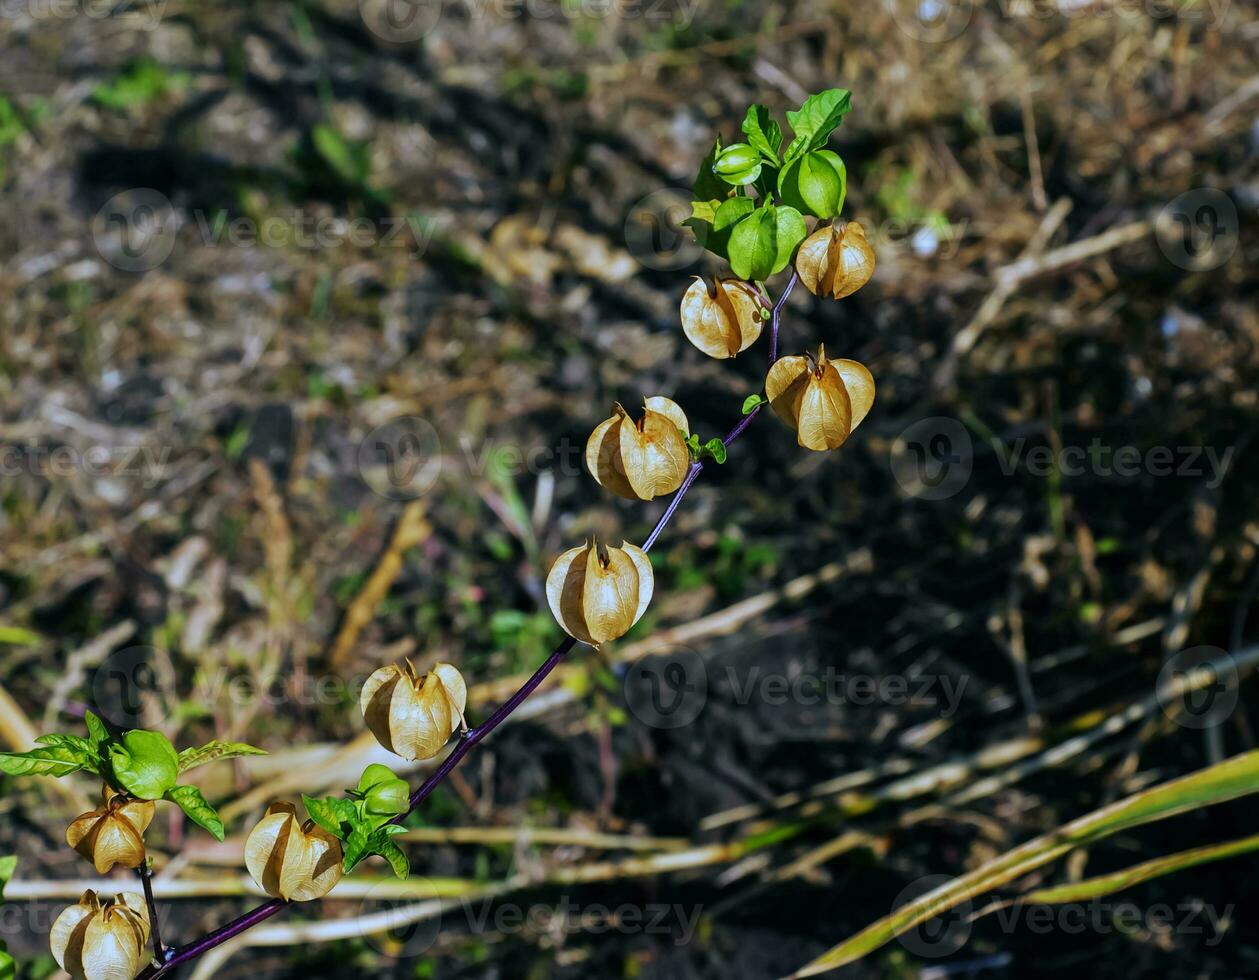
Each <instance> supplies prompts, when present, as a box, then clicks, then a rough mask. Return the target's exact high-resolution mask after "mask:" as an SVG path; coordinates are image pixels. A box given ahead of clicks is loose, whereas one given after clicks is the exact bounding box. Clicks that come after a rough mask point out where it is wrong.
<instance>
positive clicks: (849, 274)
mask: <svg viewBox="0 0 1259 980" xmlns="http://www.w3.org/2000/svg"><path fill="white" fill-rule="evenodd" d="M796 271H797V272H798V273H800V281H801V282H802V283H804V285H805V288H806V289H808V291H809V292H811V293H812V294H813V295H814V296H831V297H833V298H835V299H843V298H844V297H845V296H851V295H852V294H853V293H855V292H856V291H857V290H858V289H860V288H861V287H862V286H864V285H865V284H866V283H868V282H869V281H870V277H871V276H873V275H874V249H872V248H871V247H870V243H869V242H868V241H866V230H865V229H864V228H862V227H861V225H860V224H858V223H857V222H856V221H849V222H848V223H847V224H845V225H843V226H842V227H840V226H839V225H835V224H831V225H827V226H825V227H823V228H819V229H817V231H815V232H814V233H813V234H812V235H810V236H809V237H808V238H806V239H805V240H804V244H803V245H801V246H800V251H799V252H797V253H796Z"/></svg>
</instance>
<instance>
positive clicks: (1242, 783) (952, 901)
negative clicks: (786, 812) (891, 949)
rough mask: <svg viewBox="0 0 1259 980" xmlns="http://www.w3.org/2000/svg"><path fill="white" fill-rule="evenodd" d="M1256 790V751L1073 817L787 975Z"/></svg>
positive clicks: (844, 957) (829, 962) (804, 972)
mask: <svg viewBox="0 0 1259 980" xmlns="http://www.w3.org/2000/svg"><path fill="white" fill-rule="evenodd" d="M1255 792H1259V751H1254V752H1247V753H1245V754H1244V755H1239V756H1235V757H1234V758H1232V759H1228V760H1227V761H1225V762H1221V763H1219V764H1218V765H1214V766H1210V767H1209V768H1206V769H1201V770H1199V771H1198V772H1195V773H1192V774H1190V775H1188V776H1182V777H1181V778H1180V779H1174V780H1172V781H1171V782H1169V783H1164V784H1163V785H1162V786H1158V787H1155V788H1154V789H1149V790H1145V791H1143V792H1141V793H1137V794H1135V795H1133V796H1130V797H1128V798H1127V799H1124V800H1120V801H1119V802H1118V803H1113V804H1111V805H1110V806H1107V807H1103V808H1102V809H1100V810H1095V811H1094V812H1092V813H1089V814H1086V815H1085V816H1083V817H1080V818H1079V819H1077V820H1073V821H1072V822H1071V823H1068V824H1066V825H1064V826H1062V827H1060V828H1059V829H1058V830H1056V831H1054V832H1053V833H1051V834H1044V835H1042V836H1040V837H1037V838H1035V839H1034V840H1031V841H1028V842H1027V843H1026V844H1023V845H1021V846H1020V847H1016V848H1015V849H1014V850H1012V851H1008V852H1007V853H1006V854H1003V855H1002V856H1001V857H999V858H997V859H995V860H993V861H990V862H988V863H987V864H985V865H983V866H982V867H980V868H976V869H975V870H974V871H972V872H970V873H968V874H965V875H962V876H961V877H960V878H955V879H954V880H953V881H950V882H948V883H947V884H945V885H942V886H941V887H939V888H936V889H933V890H932V891H930V892H928V893H927V894H925V895H922V896H921V897H919V898H916V899H914V900H913V901H911V902H908V903H906V904H905V905H904V906H902V907H901V908H899V909H897V910H896V911H894V912H893V913H892V914H891V915H887V916H884V917H883V918H882V919H880V920H879V921H878V922H875V923H874V924H873V925H870V926H867V927H866V928H865V929H863V930H862V931H861V932H859V933H857V935H855V936H853V937H851V938H850V939H846V940H844V942H842V943H840V944H839V945H838V946H835V947H833V948H832V949H830V950H828V951H827V952H826V953H824V954H822V955H821V956H819V957H818V958H817V959H815V960H813V961H812V962H811V963H809V964H807V965H806V966H804V967H803V968H802V969H800V970H799V971H797V972H796V973H794V974H792V976H793V977H814V976H818V975H819V974H822V973H827V972H829V971H831V970H835V969H838V968H839V967H841V966H844V965H846V964H848V963H852V962H855V961H856V960H859V959H861V958H862V957H863V956H865V955H866V954H868V953H870V952H873V951H874V950H876V949H878V948H879V947H880V946H882V945H883V944H884V943H887V942H889V941H890V940H892V939H894V938H896V937H897V936H899V935H901V934H902V933H904V932H906V931H908V930H909V929H912V928H913V927H914V926H916V925H919V924H920V923H923V922H926V921H927V920H928V919H931V918H933V917H935V916H937V915H939V914H940V913H941V912H945V911H947V910H948V909H951V908H953V907H955V906H957V905H959V904H961V903H962V902H965V901H967V900H968V899H971V898H974V897H975V896H976V895H982V894H984V893H985V892H989V891H991V890H992V889H994V888H998V887H1000V886H1001V885H1004V884H1007V883H1008V882H1011V881H1013V880H1014V879H1016V878H1019V877H1021V876H1022V875H1024V874H1027V873H1028V872H1029V871H1033V870H1035V869H1036V868H1039V867H1041V866H1043V865H1045V864H1048V863H1049V862H1050V861H1053V860H1055V859H1056V858H1058V857H1061V856H1062V855H1063V854H1065V853H1066V852H1068V851H1070V850H1072V849H1073V848H1076V847H1080V846H1083V845H1086V844H1091V843H1093V842H1094V841H1098V840H1101V839H1102V838H1104V837H1109V836H1110V835H1111V834H1114V833H1117V832H1119V831H1121V830H1127V829H1129V828H1132V827H1139V826H1141V825H1142V824H1147V823H1152V822H1154V821H1156V820H1163V819H1166V818H1167V817H1171V816H1175V815H1176V814H1178V813H1185V812H1186V811H1189V810H1194V809H1197V808H1199V807H1204V806H1211V805H1213V804H1216V803H1224V802H1227V801H1228V800H1235V799H1237V798H1238V797H1241V796H1246V795H1247V794H1250V793H1255Z"/></svg>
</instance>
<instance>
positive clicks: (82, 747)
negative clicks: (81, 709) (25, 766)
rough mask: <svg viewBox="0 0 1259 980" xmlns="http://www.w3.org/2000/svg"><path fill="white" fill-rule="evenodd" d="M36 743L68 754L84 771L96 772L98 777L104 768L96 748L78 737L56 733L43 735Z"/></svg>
mask: <svg viewBox="0 0 1259 980" xmlns="http://www.w3.org/2000/svg"><path fill="white" fill-rule="evenodd" d="M35 741H36V742H37V743H38V744H39V745H43V746H46V747H48V748H53V749H60V750H62V751H63V752H65V753H67V756H68V758H72V759H74V760H75V761H76V762H78V763H79V764H80V765H81V766H82V767H83V768H84V769H87V770H88V771H89V772H94V773H96V774H97V775H98V776H99V775H100V774H101V772H102V769H103V768H104V767H103V765H102V763H101V757H100V753H98V752H97V751H96V747H95V746H94V745H93V744H92V743H91V742H89V741H88V740H87V739H85V738H80V737H79V736H78V735H62V734H60V733H57V732H54V733H53V734H51V735H41V736H39V738H37V739H35Z"/></svg>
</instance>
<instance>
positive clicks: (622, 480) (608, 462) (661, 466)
mask: <svg viewBox="0 0 1259 980" xmlns="http://www.w3.org/2000/svg"><path fill="white" fill-rule="evenodd" d="M689 431H690V427H689V423H688V422H687V420H686V414H685V413H684V412H683V411H682V409H681V408H679V407H678V405H677V404H676V403H675V402H673V401H671V400H670V399H668V398H664V397H662V396H660V395H655V396H653V397H651V398H648V399H646V400H645V401H644V402H643V414H642V417H641V418H640V419H639V420H638V421H637V422H635V421H634V420H633V419H632V418H630V415H629V413H628V412H626V411H625V409H624V408H622V407H621V406H620V405H615V406H613V409H612V417H611V418H608V419H605V420H604V421H602V422H600V423H599V424H598V425H597V426H596V427H595V430H594V431H593V432H592V433H590V438H589V440H587V442H586V468H587V469H588V470H590V475H591V476H593V477H594V478H595V480H596V481H597V482H598V484H599V485H600V486H601V487H603V488H604V489H606V490H611V491H612V492H613V493H614V494H616V495H617V496H619V497H627V498H629V499H630V500H651V499H653V498H655V497H658V496H660V495H661V494H666V493H672V492H673V491H674V490H676V489H677V488H678V487H680V486H681V485H682V481H683V479H685V478H686V471H687V469H688V468H689V467H690V465H691V455H690V452H689V451H688V450H687V448H686V434H687V433H688V432H689Z"/></svg>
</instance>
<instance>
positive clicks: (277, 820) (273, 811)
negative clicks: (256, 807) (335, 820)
mask: <svg viewBox="0 0 1259 980" xmlns="http://www.w3.org/2000/svg"><path fill="white" fill-rule="evenodd" d="M342 859H343V854H342V851H341V842H340V841H339V840H337V839H336V838H335V837H333V836H332V834H330V833H328V832H327V831H326V830H324V829H323V828H322V827H320V826H318V825H317V824H315V823H313V822H312V821H309V820H308V821H306V823H305V825H302V824H300V823H299V822H298V819H297V808H296V807H294V806H293V804H292V803H272V804H271V806H269V807H267V812H266V813H265V814H264V815H263V817H262V819H261V820H260V821H258V824H257V826H255V827H254V829H253V830H252V831H250V833H249V837H248V838H247V839H246V841H245V867H246V868H248V869H249V874H250V875H251V876H252V877H253V879H254V881H255V882H257V883H258V887H259V888H261V889H262V890H263V891H265V892H266V893H267V894H268V895H270V896H271V897H272V898H282V899H284V900H285V901H287V902H310V901H313V900H315V899H316V898H323V896H325V895H327V894H328V892H330V891H332V889H333V887H334V886H335V885H336V883H337V882H338V881H340V880H341V875H342V864H341V863H342Z"/></svg>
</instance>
